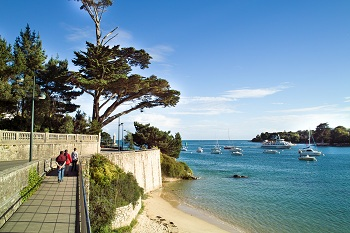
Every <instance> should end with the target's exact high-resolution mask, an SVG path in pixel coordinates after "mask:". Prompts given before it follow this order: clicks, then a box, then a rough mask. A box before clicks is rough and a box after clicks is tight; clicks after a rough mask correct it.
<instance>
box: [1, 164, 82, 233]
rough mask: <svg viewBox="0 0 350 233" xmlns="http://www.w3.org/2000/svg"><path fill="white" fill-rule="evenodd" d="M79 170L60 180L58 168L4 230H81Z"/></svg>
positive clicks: (49, 175) (63, 231) (65, 231)
mask: <svg viewBox="0 0 350 233" xmlns="http://www.w3.org/2000/svg"><path fill="white" fill-rule="evenodd" d="M77 182H78V179H77V174H76V173H75V174H70V176H68V177H67V176H65V177H64V181H63V182H62V183H58V182H57V170H54V171H52V172H51V173H50V174H48V175H47V176H46V178H45V179H44V180H43V182H42V184H41V186H40V188H39V189H38V190H37V191H36V192H35V194H34V195H33V196H31V197H30V198H29V199H28V200H27V201H26V202H24V203H23V204H22V205H21V206H20V207H19V209H18V210H17V211H16V212H15V213H14V214H13V215H12V217H11V218H10V219H9V220H8V221H7V222H6V223H5V225H4V226H3V227H2V228H1V229H0V232H40V233H44V232H45V233H46V232H55V233H60V232H62V233H68V232H69V233H74V232H79V210H78V209H79V208H78V207H79V203H78V198H79V196H78V184H77Z"/></svg>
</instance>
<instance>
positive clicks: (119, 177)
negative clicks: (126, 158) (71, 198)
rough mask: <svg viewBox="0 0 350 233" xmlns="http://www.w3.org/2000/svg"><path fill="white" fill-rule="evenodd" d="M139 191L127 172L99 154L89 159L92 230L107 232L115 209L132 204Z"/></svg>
mask: <svg viewBox="0 0 350 233" xmlns="http://www.w3.org/2000/svg"><path fill="white" fill-rule="evenodd" d="M142 195H143V189H142V188H140V187H139V186H138V184H137V181H136V179H135V177H134V176H133V175H132V174H131V173H125V172H124V171H123V170H122V169H120V168H119V167H117V166H116V165H114V164H112V163H111V162H110V161H109V160H108V159H107V158H105V157H103V156H102V155H99V154H97V155H94V156H93V157H92V158H91V160H90V199H89V201H90V221H91V227H92V230H93V232H111V228H110V226H111V223H112V221H113V219H114V218H115V209H116V208H118V207H121V206H125V205H128V204H129V203H133V205H135V204H136V202H137V201H138V199H139V198H140V197H141V196H142Z"/></svg>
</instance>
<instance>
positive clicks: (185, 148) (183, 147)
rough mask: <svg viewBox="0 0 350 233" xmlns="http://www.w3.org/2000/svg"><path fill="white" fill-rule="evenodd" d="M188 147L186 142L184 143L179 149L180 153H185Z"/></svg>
mask: <svg viewBox="0 0 350 233" xmlns="http://www.w3.org/2000/svg"><path fill="white" fill-rule="evenodd" d="M187 149H188V147H187V142H186V143H185V145H184V146H182V147H181V151H187Z"/></svg>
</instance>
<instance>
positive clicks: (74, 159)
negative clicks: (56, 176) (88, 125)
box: [72, 148, 78, 171]
mask: <svg viewBox="0 0 350 233" xmlns="http://www.w3.org/2000/svg"><path fill="white" fill-rule="evenodd" d="M77 162H78V152H77V148H74V150H73V152H72V171H73V170H74V171H76V170H77Z"/></svg>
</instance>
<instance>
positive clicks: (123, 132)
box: [120, 123, 124, 150]
mask: <svg viewBox="0 0 350 233" xmlns="http://www.w3.org/2000/svg"><path fill="white" fill-rule="evenodd" d="M120 124H121V125H122V149H121V150H124V123H120Z"/></svg>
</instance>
